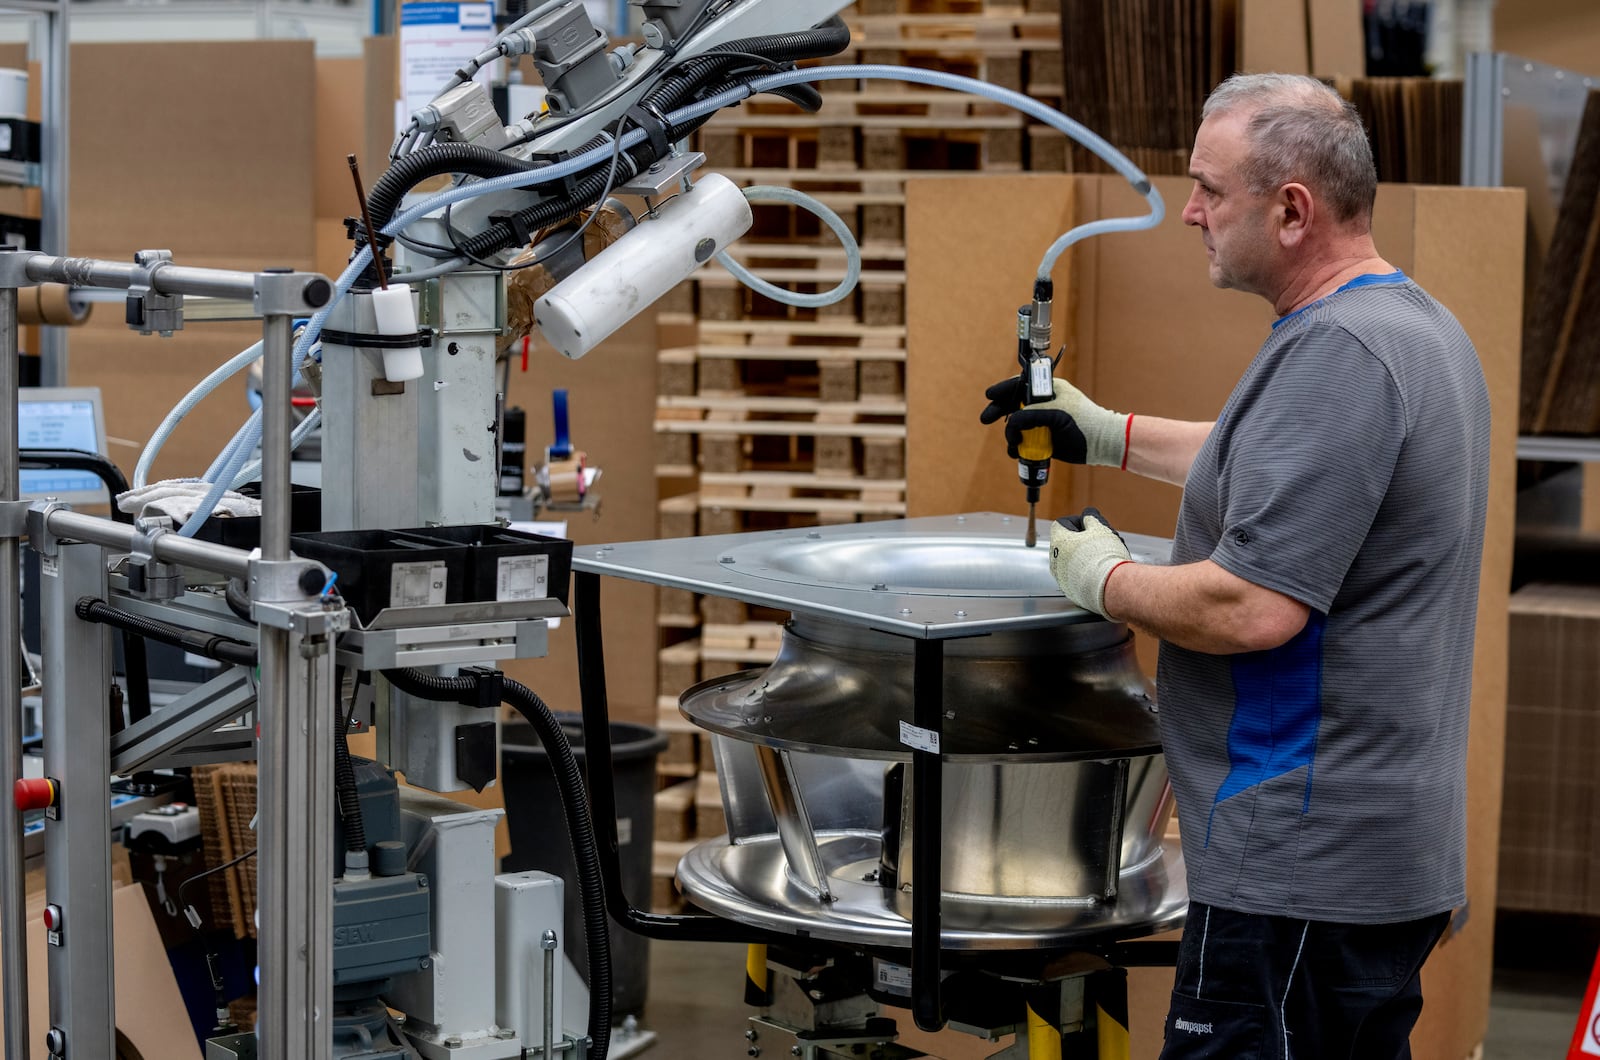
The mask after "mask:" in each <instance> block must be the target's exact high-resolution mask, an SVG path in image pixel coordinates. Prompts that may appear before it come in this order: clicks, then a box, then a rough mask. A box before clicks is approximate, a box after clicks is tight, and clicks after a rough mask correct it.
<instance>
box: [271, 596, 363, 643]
mask: <svg viewBox="0 0 1600 1060" xmlns="http://www.w3.org/2000/svg"><path fill="white" fill-rule="evenodd" d="M250 609H251V611H252V612H253V613H254V614H255V618H256V621H257V622H259V623H260V624H261V625H263V626H270V627H272V628H273V629H286V630H289V631H290V632H292V633H297V634H299V635H300V636H301V637H331V636H335V635H337V634H340V633H343V632H344V631H345V630H347V629H349V628H350V612H349V611H348V610H347V609H345V608H343V607H331V606H328V605H326V604H323V603H321V602H320V601H314V600H302V601H298V602H275V601H268V600H257V601H255V602H254V604H252V605H251V608H250Z"/></svg>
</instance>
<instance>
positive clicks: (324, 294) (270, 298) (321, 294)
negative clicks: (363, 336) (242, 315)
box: [255, 269, 333, 317]
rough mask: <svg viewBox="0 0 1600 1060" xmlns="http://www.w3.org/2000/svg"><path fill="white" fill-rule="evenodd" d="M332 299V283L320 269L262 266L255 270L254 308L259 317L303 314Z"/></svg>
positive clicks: (310, 312) (305, 314) (297, 315)
mask: <svg viewBox="0 0 1600 1060" xmlns="http://www.w3.org/2000/svg"><path fill="white" fill-rule="evenodd" d="M332 299H333V284H332V283H330V282H329V281H328V278H327V277H326V276H324V275H322V274H321V273H320V272H295V271H294V270H293V269H264V270H263V271H261V272H258V273H256V289H255V310H256V312H257V313H259V314H261V315H262V316H264V317H265V316H291V317H304V316H310V315H311V314H312V313H314V312H316V311H317V310H318V309H321V308H322V307H323V306H325V305H327V304H328V303H329V302H330V301H331V300H332Z"/></svg>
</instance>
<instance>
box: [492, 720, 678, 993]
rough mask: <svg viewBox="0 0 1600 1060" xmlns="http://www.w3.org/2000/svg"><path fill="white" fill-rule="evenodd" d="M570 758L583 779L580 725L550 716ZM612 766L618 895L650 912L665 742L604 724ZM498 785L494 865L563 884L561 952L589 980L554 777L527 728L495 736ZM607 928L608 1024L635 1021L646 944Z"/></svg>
mask: <svg viewBox="0 0 1600 1060" xmlns="http://www.w3.org/2000/svg"><path fill="white" fill-rule="evenodd" d="M556 717H557V720H558V721H559V722H560V724H561V730H562V731H563V732H564V733H566V736H567V742H568V743H570V744H572V754H573V756H574V757H575V758H577V760H578V766H579V768H581V769H582V770H583V771H584V773H585V775H587V773H588V768H589V764H588V759H587V757H586V756H585V754H584V744H583V721H582V719H581V718H580V717H579V716H578V715H576V714H559V715H557V716H556ZM610 732H611V764H612V770H613V775H614V777H615V783H616V789H617V860H618V862H619V863H620V865H621V869H622V891H623V893H624V894H626V895H627V896H628V902H629V904H631V905H633V906H635V907H636V908H643V909H648V908H649V907H650V863H651V857H650V848H651V847H652V846H653V845H654V843H655V830H656V811H655V791H656V757H657V756H658V755H660V754H661V752H662V751H664V750H666V748H667V738H666V737H665V736H663V735H662V734H661V733H659V732H656V730H654V729H651V728H648V727H646V726H644V725H633V724H630V723H628V722H622V721H614V722H612V723H611V729H610ZM500 783H501V784H503V785H505V800H506V825H507V827H508V828H509V829H510V831H511V853H509V854H507V855H506V856H505V857H504V858H502V859H501V861H500V871H501V872H523V871H526V870H528V869H539V870H541V871H543V872H548V873H550V874H551V875H552V876H559V877H561V878H562V879H563V880H565V881H566V889H565V898H564V905H565V909H564V916H563V920H564V925H563V931H564V932H565V935H566V937H565V938H564V939H562V946H563V948H564V949H565V950H566V952H567V955H568V956H569V957H571V958H572V960H573V962H574V963H575V964H576V965H577V967H578V974H580V975H582V976H583V981H584V982H585V983H587V982H588V981H589V953H588V948H587V947H586V946H585V945H584V942H583V908H582V905H581V902H580V900H579V896H578V892H577V879H578V870H577V866H576V865H575V864H574V863H573V860H572V844H571V843H570V842H569V841H568V838H567V827H566V818H565V817H564V816H563V815H562V813H561V802H560V797H559V795H558V793H557V790H556V778H555V772H554V771H553V770H552V769H551V768H550V759H549V757H548V756H547V755H546V754H545V751H544V747H543V746H541V745H540V743H539V737H538V736H537V735H535V734H534V731H533V726H531V725H529V724H527V723H526V722H514V723H513V722H508V723H506V724H505V725H504V726H503V727H502V729H501V731H500ZM610 925H611V993H612V1002H611V1012H612V1015H613V1017H614V1018H616V1019H621V1018H622V1017H623V1016H627V1015H638V1014H639V1013H640V1012H641V1011H642V1010H643V1009H644V1003H645V995H646V993H647V992H648V986H649V981H650V940H648V939H646V938H645V937H644V936H643V935H635V934H634V933H633V932H631V931H629V930H628V929H627V928H625V927H621V926H619V925H618V924H617V922H616V921H614V920H613V921H610Z"/></svg>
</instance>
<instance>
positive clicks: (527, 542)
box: [410, 524, 572, 604]
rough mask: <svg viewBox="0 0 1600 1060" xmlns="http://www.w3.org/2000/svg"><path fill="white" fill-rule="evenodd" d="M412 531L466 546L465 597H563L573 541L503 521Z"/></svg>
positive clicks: (558, 598)
mask: <svg viewBox="0 0 1600 1060" xmlns="http://www.w3.org/2000/svg"><path fill="white" fill-rule="evenodd" d="M410 533H414V534H417V535H419V536H422V537H433V538H438V539H439V540H441V541H448V542H450V543H451V544H455V545H464V546H465V547H466V549H467V585H466V591H467V597H466V598H467V599H468V600H473V601H479V602H487V601H491V600H503V601H515V600H543V599H545V598H546V597H553V598H554V599H556V600H559V601H561V603H562V604H565V603H566V602H567V582H568V581H569V580H570V579H571V575H572V542H571V541H567V540H565V539H564V538H559V537H544V536H543V535H541V534H529V533H524V532H523V531H521V530H508V529H506V528H505V527H502V526H488V525H483V524H477V525H472V526H430V527H428V528H427V529H425V530H412V531H410Z"/></svg>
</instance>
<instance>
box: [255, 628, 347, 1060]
mask: <svg viewBox="0 0 1600 1060" xmlns="http://www.w3.org/2000/svg"><path fill="white" fill-rule="evenodd" d="M261 647H262V650H261V691H260V695H259V698H258V700H257V705H258V710H259V713H258V716H259V717H260V719H261V748H260V753H259V755H258V757H257V763H258V766H259V769H260V773H259V775H258V777H257V781H256V783H257V787H258V790H259V792H260V800H259V802H258V804H257V806H258V811H259V814H260V816H259V820H258V823H257V831H256V842H257V844H258V845H259V848H260V850H261V852H262V853H261V854H260V855H259V858H260V860H259V861H258V863H257V865H256V873H257V877H258V880H259V886H258V890H257V895H258V898H257V901H258V902H259V906H260V908H259V912H260V916H261V932H260V937H259V939H258V941H257V950H256V954H257V961H258V963H259V964H260V967H261V987H260V999H261V1008H260V1014H259V1015H258V1017H257V1021H256V1034H257V1037H258V1039H259V1055H260V1057H261V1058H262V1060H330V1057H331V1056H332V1053H333V945H332V940H333V816H334V809H333V715H334V694H335V689H334V681H333V677H334V673H333V658H334V653H333V650H332V648H333V640H332V638H331V637H330V636H328V635H326V634H318V635H315V636H305V635H302V634H300V633H298V632H292V631H291V632H285V631H283V630H277V629H272V628H269V627H263V628H262V630H261Z"/></svg>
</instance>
